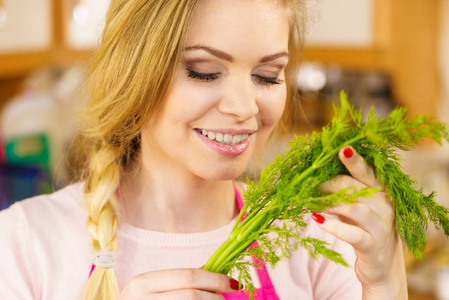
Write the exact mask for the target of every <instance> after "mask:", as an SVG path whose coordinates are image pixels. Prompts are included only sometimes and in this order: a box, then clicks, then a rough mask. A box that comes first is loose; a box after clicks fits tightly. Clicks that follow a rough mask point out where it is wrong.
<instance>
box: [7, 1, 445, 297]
mask: <svg viewBox="0 0 449 300" xmlns="http://www.w3.org/2000/svg"><path fill="white" fill-rule="evenodd" d="M306 2H307V4H308V6H309V29H308V35H307V43H306V49H305V52H304V64H303V66H302V69H301V70H300V73H299V80H298V88H299V89H300V91H301V93H302V95H303V97H302V103H301V107H300V108H298V112H299V113H298V118H297V121H296V123H295V127H296V130H295V131H296V133H299V134H303V133H307V132H310V131H311V130H320V128H321V127H322V126H323V125H325V124H326V123H327V122H328V121H329V119H330V118H331V117H332V103H334V102H335V101H337V100H338V93H339V91H340V90H342V89H344V90H345V91H346V92H347V93H348V94H349V99H350V101H352V103H353V104H354V105H355V106H356V107H358V108H362V109H363V110H364V111H365V112H366V111H368V110H369V109H370V108H371V107H372V106H374V107H375V108H376V110H377V112H378V114H379V115H386V114H388V113H389V112H390V111H391V110H392V109H393V108H394V107H395V106H397V105H400V106H405V107H408V108H409V114H410V115H415V114H417V113H421V114H427V115H431V116H434V117H435V118H437V119H439V120H440V121H443V122H445V123H449V1H447V0H338V1H337V0H306ZM108 4H109V0H0V209H3V208H6V207H8V206H9V205H11V204H12V203H13V202H15V201H19V200H21V199H24V198H27V197H30V196H32V195H35V194H40V193H48V192H51V191H53V190H55V189H59V188H61V187H63V186H64V185H66V184H68V183H70V182H73V181H74V180H76V178H75V174H76V171H77V170H78V169H79V167H80V166H81V165H82V164H83V162H82V161H80V159H79V158H77V157H76V155H75V154H74V153H73V151H72V150H71V149H72V145H73V140H74V137H75V135H76V120H75V116H76V111H77V109H78V108H79V107H80V105H81V102H82V91H83V89H82V82H83V79H84V72H85V68H86V65H87V64H88V62H89V58H90V57H91V55H92V52H93V49H95V47H96V45H97V43H98V42H99V36H100V34H101V29H102V24H103V20H104V16H105V12H106V9H107V7H108ZM290 138H291V136H290V135H286V136H281V137H278V138H277V139H276V140H274V142H273V143H272V144H270V146H269V147H267V148H266V149H264V150H263V151H261V153H260V155H259V156H260V157H259V158H258V159H257V160H255V161H254V163H253V164H252V165H250V167H249V169H248V174H252V173H254V172H256V173H257V171H258V170H260V167H261V165H262V164H263V163H265V162H268V161H269V160H271V159H272V158H273V157H274V156H275V155H276V154H278V153H282V152H284V150H285V147H286V145H287V143H288V140H289V139H290ZM401 154H402V157H403V166H404V169H405V171H406V173H408V174H409V175H410V176H411V177H412V178H414V179H415V180H416V181H417V182H418V184H419V185H421V186H422V187H423V188H424V190H425V191H426V192H430V191H432V190H435V191H436V192H437V196H436V197H437V200H438V201H439V202H440V203H441V204H443V205H445V206H447V207H449V146H448V145H447V143H445V144H443V146H442V147H440V146H437V145H436V144H435V143H432V142H428V141H427V142H424V143H422V145H420V146H419V147H417V148H416V149H414V150H413V151H410V152H407V153H401ZM0 230H1V229H0ZM428 238H429V241H428V249H427V254H426V256H425V258H424V260H423V261H422V262H421V261H417V260H415V259H414V258H412V257H409V256H408V255H406V266H407V271H408V280H409V290H410V299H420V300H425V299H440V300H441V299H445V300H446V299H449V242H448V239H447V238H446V237H445V236H444V235H443V234H442V233H441V232H438V231H436V230H435V229H434V228H433V227H431V228H429V230H428Z"/></svg>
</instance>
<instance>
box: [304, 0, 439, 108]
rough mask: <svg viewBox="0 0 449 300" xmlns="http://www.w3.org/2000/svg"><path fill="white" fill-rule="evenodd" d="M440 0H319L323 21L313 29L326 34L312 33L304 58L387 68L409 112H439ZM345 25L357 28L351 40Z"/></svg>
mask: <svg viewBox="0 0 449 300" xmlns="http://www.w3.org/2000/svg"><path fill="white" fill-rule="evenodd" d="M441 1H442V0H431V1H429V0H341V1H340V0H339V1H338V5H336V2H337V1H332V0H324V1H323V0H320V3H321V5H324V6H326V5H327V7H325V8H323V14H322V22H323V24H320V25H312V29H311V31H310V34H313V33H314V32H318V33H319V34H321V36H320V35H319V36H318V38H310V40H311V43H310V44H306V49H305V52H304V60H306V61H315V62H321V63H324V64H327V65H338V66H341V67H342V68H344V69H350V70H378V71H381V72H385V73H387V74H389V75H390V76H391V78H392V83H393V91H394V93H395V95H394V97H395V98H396V99H397V100H398V102H399V103H400V104H401V105H404V106H407V107H409V112H410V114H412V115H414V114H416V113H421V114H428V115H433V116H436V115H437V107H438V102H439V100H440V99H439V98H440V87H439V85H438V56H439V55H438V54H439V53H438V31H439V23H440V17H439V8H440V5H441ZM356 2H357V3H356ZM367 11H370V12H371V13H369V14H368V13H367ZM368 15H369V16H368ZM312 18H313V14H312ZM324 18H326V21H324ZM348 19H350V20H348ZM318 21H319V20H318ZM367 21H369V23H371V25H370V24H368V23H367ZM313 26H315V27H317V29H314V27H313ZM345 27H346V28H347V30H348V31H353V32H354V33H356V34H355V35H353V38H352V39H348V38H347V37H346V36H345V34H339V35H337V31H341V30H342V28H345ZM350 27H354V28H353V29H349V28H350ZM355 27H357V28H355ZM314 30H315V31H314ZM326 30H327V31H326ZM323 32H324V33H323ZM326 34H327V36H326ZM356 37H358V38H356ZM354 38H356V39H355V40H354Z"/></svg>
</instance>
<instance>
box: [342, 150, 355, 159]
mask: <svg viewBox="0 0 449 300" xmlns="http://www.w3.org/2000/svg"><path fill="white" fill-rule="evenodd" d="M353 154H354V152H353V151H352V149H351V148H349V147H345V149H344V150H343V155H344V156H345V157H346V158H351V157H352V155H353Z"/></svg>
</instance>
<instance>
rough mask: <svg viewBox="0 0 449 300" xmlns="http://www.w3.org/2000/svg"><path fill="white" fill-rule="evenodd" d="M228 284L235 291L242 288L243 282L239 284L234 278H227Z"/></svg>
mask: <svg viewBox="0 0 449 300" xmlns="http://www.w3.org/2000/svg"><path fill="white" fill-rule="evenodd" d="M229 285H230V286H231V289H233V290H236V291H238V290H241V289H243V284H240V283H239V282H238V281H237V280H235V279H234V278H231V279H229Z"/></svg>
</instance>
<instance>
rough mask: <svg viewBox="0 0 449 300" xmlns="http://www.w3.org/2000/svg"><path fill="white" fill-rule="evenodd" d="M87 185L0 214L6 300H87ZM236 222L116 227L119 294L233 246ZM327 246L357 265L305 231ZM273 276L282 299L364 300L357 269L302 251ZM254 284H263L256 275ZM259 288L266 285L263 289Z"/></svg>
mask: <svg viewBox="0 0 449 300" xmlns="http://www.w3.org/2000/svg"><path fill="white" fill-rule="evenodd" d="M82 190H83V186H82V184H81V183H79V184H74V185H70V186H68V187H66V188H64V189H62V190H59V191H57V192H55V193H53V194H51V195H43V196H38V197H35V198H32V199H28V200H24V201H21V202H18V203H16V204H14V205H13V206H11V207H10V208H9V209H7V210H4V211H1V212H0V299H49V300H52V299H55V300H60V299H65V300H70V299H77V300H78V299H80V297H81V295H82V293H83V290H84V287H85V286H86V283H87V279H88V276H89V270H90V267H91V264H92V260H91V259H92V255H93V250H92V242H91V238H90V236H89V233H88V232H87V229H86V227H85V226H86V225H85V224H86V217H87V213H86V211H85V210H84V209H83V207H82V205H81V201H82ZM233 223H234V222H230V223H229V224H227V225H225V226H223V227H221V228H218V229H216V230H213V231H208V232H201V233H191V234H166V233H161V232H154V231H148V230H143V229H140V228H136V227H133V226H132V225H130V224H127V223H122V224H120V226H119V227H118V229H117V239H118V246H117V250H116V261H117V262H116V267H115V270H116V274H117V280H118V283H119V288H120V289H123V287H124V286H125V285H126V284H127V282H129V280H130V279H131V278H133V277H134V276H136V275H138V274H140V273H144V272H148V271H152V270H161V269H170V268H198V267H201V266H203V265H204V264H205V262H206V260H207V259H208V258H209V257H210V256H211V255H212V253H213V252H214V251H215V250H216V249H217V248H218V247H219V246H220V245H221V244H222V243H223V242H224V241H225V240H226V238H227V237H228V235H229V233H230V232H231V229H232V227H233V225H234V224H233ZM304 234H305V235H311V236H314V237H316V238H320V239H323V240H326V241H327V242H329V243H330V244H331V245H332V248H333V249H334V250H336V251H339V252H340V253H342V254H343V255H344V256H345V257H346V259H347V260H348V261H350V262H354V261H355V255H354V250H353V249H352V248H351V247H350V246H349V245H347V244H345V243H343V242H341V241H339V240H337V239H336V238H334V237H332V236H331V235H329V234H327V233H325V232H323V231H322V230H321V229H319V228H318V227H317V226H316V225H315V223H314V222H311V223H310V225H309V226H308V227H307V229H306V230H305V232H304ZM267 269H268V274H269V277H270V278H271V281H272V283H273V285H274V287H275V289H276V293H277V294H278V296H279V298H280V299H283V300H284V299H286V300H290V299H292V300H293V299H301V300H304V299H318V300H320V299H323V300H324V299H329V300H337V299H339V300H340V299H344V300H352V299H354V300H356V299H361V298H362V296H361V294H362V293H361V286H360V283H359V282H358V280H357V278H356V277H355V274H354V270H353V269H351V268H344V267H341V266H338V265H336V264H334V263H333V262H331V261H328V260H325V259H320V260H318V261H315V260H313V259H312V258H310V257H309V255H308V253H307V252H306V251H305V250H304V249H302V248H299V249H298V250H297V251H296V252H295V253H294V255H293V256H292V258H291V259H289V260H287V261H282V262H280V263H279V264H278V266H277V267H276V268H275V269H274V270H272V269H270V268H267ZM253 278H254V281H255V282H256V286H257V282H258V278H257V276H256V275H255V274H254V276H253ZM259 286H260V283H259Z"/></svg>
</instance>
